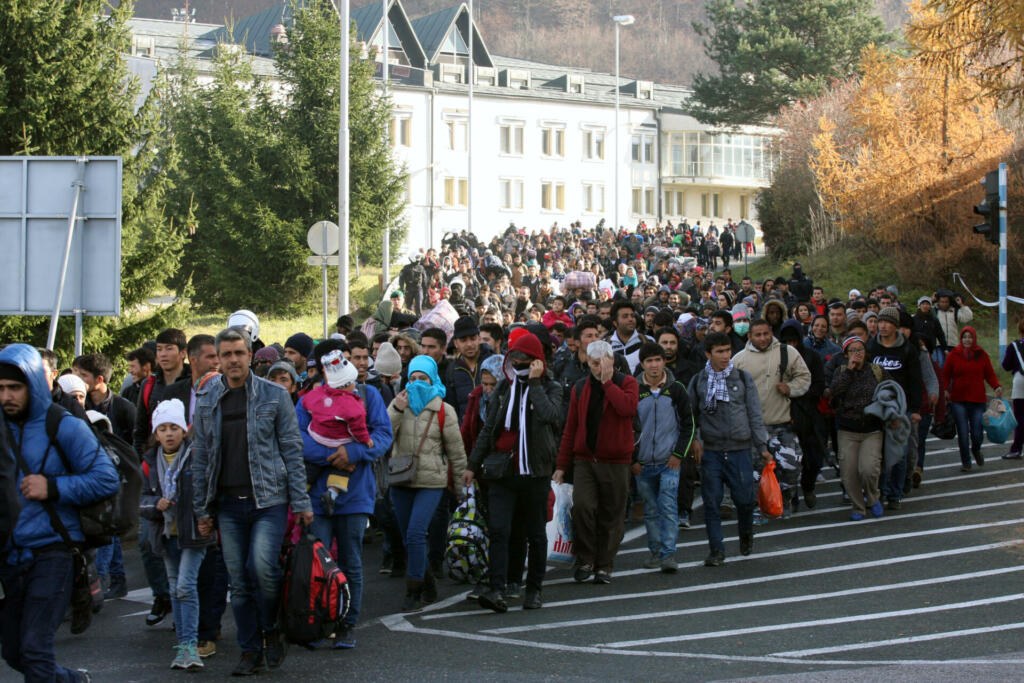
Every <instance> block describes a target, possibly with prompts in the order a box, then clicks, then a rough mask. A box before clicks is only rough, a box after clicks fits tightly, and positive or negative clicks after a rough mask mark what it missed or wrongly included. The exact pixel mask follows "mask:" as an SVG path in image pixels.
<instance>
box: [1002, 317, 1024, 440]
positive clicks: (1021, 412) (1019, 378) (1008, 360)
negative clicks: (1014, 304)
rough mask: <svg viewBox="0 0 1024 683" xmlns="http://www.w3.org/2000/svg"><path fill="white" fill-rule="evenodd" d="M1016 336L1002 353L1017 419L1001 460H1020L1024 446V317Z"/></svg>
mask: <svg viewBox="0 0 1024 683" xmlns="http://www.w3.org/2000/svg"><path fill="white" fill-rule="evenodd" d="M1017 336H1019V337H1020V339H1018V340H1017V341H1015V342H1013V343H1012V344H1010V345H1009V346H1007V347H1006V353H1005V354H1004V355H1003V363H1002V365H1003V370H1006V371H1007V372H1012V373H1013V386H1012V388H1011V391H1010V403H1011V404H1012V406H1013V416H1014V418H1016V420H1017V428H1016V429H1014V430H1013V443H1012V444H1010V450H1009V451H1008V452H1007V453H1005V454H1004V455H1003V460H1020V459H1021V457H1022V456H1021V449H1022V448H1024V318H1022V319H1021V320H1020V321H1018V323H1017Z"/></svg>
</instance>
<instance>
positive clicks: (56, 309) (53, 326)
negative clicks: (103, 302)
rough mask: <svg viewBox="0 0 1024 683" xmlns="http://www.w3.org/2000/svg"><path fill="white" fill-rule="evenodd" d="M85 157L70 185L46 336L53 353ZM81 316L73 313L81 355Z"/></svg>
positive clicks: (83, 188) (82, 181)
mask: <svg viewBox="0 0 1024 683" xmlns="http://www.w3.org/2000/svg"><path fill="white" fill-rule="evenodd" d="M86 161H87V160H86V158H85V157H80V158H79V159H78V178H77V179H76V180H75V181H74V182H73V183H71V186H72V187H74V188H75V197H74V199H72V200H71V211H70V212H69V216H68V236H67V239H66V240H65V241H64V260H63V261H62V262H61V266H60V279H59V280H58V282H57V296H56V299H55V301H54V302H53V315H51V316H50V332H49V334H47V335H46V348H48V349H50V350H51V351H53V345H54V343H55V342H56V341H57V318H59V317H60V303H61V299H63V298H64V282H65V281H66V280H67V277H68V261H69V260H70V259H71V240H72V238H73V237H74V236H75V221H77V220H78V218H79V217H78V200H79V199H81V197H82V192H83V191H85V162H86ZM80 319H81V314H80V313H79V312H78V311H75V353H76V355H77V354H80V353H81V347H80V346H79V338H80V334H81V329H82V328H81V323H80Z"/></svg>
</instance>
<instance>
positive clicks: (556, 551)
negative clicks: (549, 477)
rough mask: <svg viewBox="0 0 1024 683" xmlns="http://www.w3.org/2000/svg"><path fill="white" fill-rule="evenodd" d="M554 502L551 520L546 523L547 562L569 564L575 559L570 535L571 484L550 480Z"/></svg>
mask: <svg viewBox="0 0 1024 683" xmlns="http://www.w3.org/2000/svg"><path fill="white" fill-rule="evenodd" d="M551 490H552V491H553V492H554V494H555V504H554V507H553V508H552V510H551V521H550V522H548V524H547V532H548V562H550V563H551V564H555V565H571V564H572V563H573V562H575V560H576V548H575V545H574V544H573V535H572V484H556V483H555V482H551Z"/></svg>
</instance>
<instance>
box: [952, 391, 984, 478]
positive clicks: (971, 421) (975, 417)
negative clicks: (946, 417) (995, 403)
mask: <svg viewBox="0 0 1024 683" xmlns="http://www.w3.org/2000/svg"><path fill="white" fill-rule="evenodd" d="M951 405H952V406H953V419H954V420H956V440H957V443H958V445H959V446H960V462H961V463H963V465H964V466H965V467H970V466H971V450H972V449H973V450H979V449H981V442H982V440H983V439H984V437H985V432H984V426H983V424H982V417H984V414H985V404H984V403H969V402H967V401H953V403H952V404H951Z"/></svg>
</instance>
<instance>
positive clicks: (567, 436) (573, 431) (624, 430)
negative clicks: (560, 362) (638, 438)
mask: <svg viewBox="0 0 1024 683" xmlns="http://www.w3.org/2000/svg"><path fill="white" fill-rule="evenodd" d="M616 380H618V382H619V383H618V384H616ZM620 385H621V386H620ZM580 386H582V387H583V388H582V390H581V391H580V392H579V393H578V394H577V391H576V390H577V388H578V387H580ZM601 386H602V388H603V389H604V406H603V409H602V413H601V428H600V429H599V430H598V434H597V452H596V453H591V452H590V449H589V448H588V447H587V408H588V406H589V405H590V377H589V376H588V377H587V379H586V380H584V381H582V382H581V383H580V382H578V383H577V384H576V386H574V387H573V388H572V395H571V397H570V400H569V416H568V417H567V418H566V421H565V430H564V431H563V432H562V445H561V447H560V448H559V449H558V465H557V468H558V469H560V470H562V471H563V472H565V471H567V470H568V469H569V466H570V465H571V464H572V462H573V460H591V461H595V462H607V463H624V464H626V465H628V464H630V463H631V462H633V443H634V440H633V416H635V415H636V407H637V403H638V402H639V400H640V386H639V385H638V384H637V382H636V379H634V378H633V377H631V376H630V375H623V374H620V373H615V376H613V377H612V379H610V380H609V381H607V382H605V383H604V384H603V385H601Z"/></svg>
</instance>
